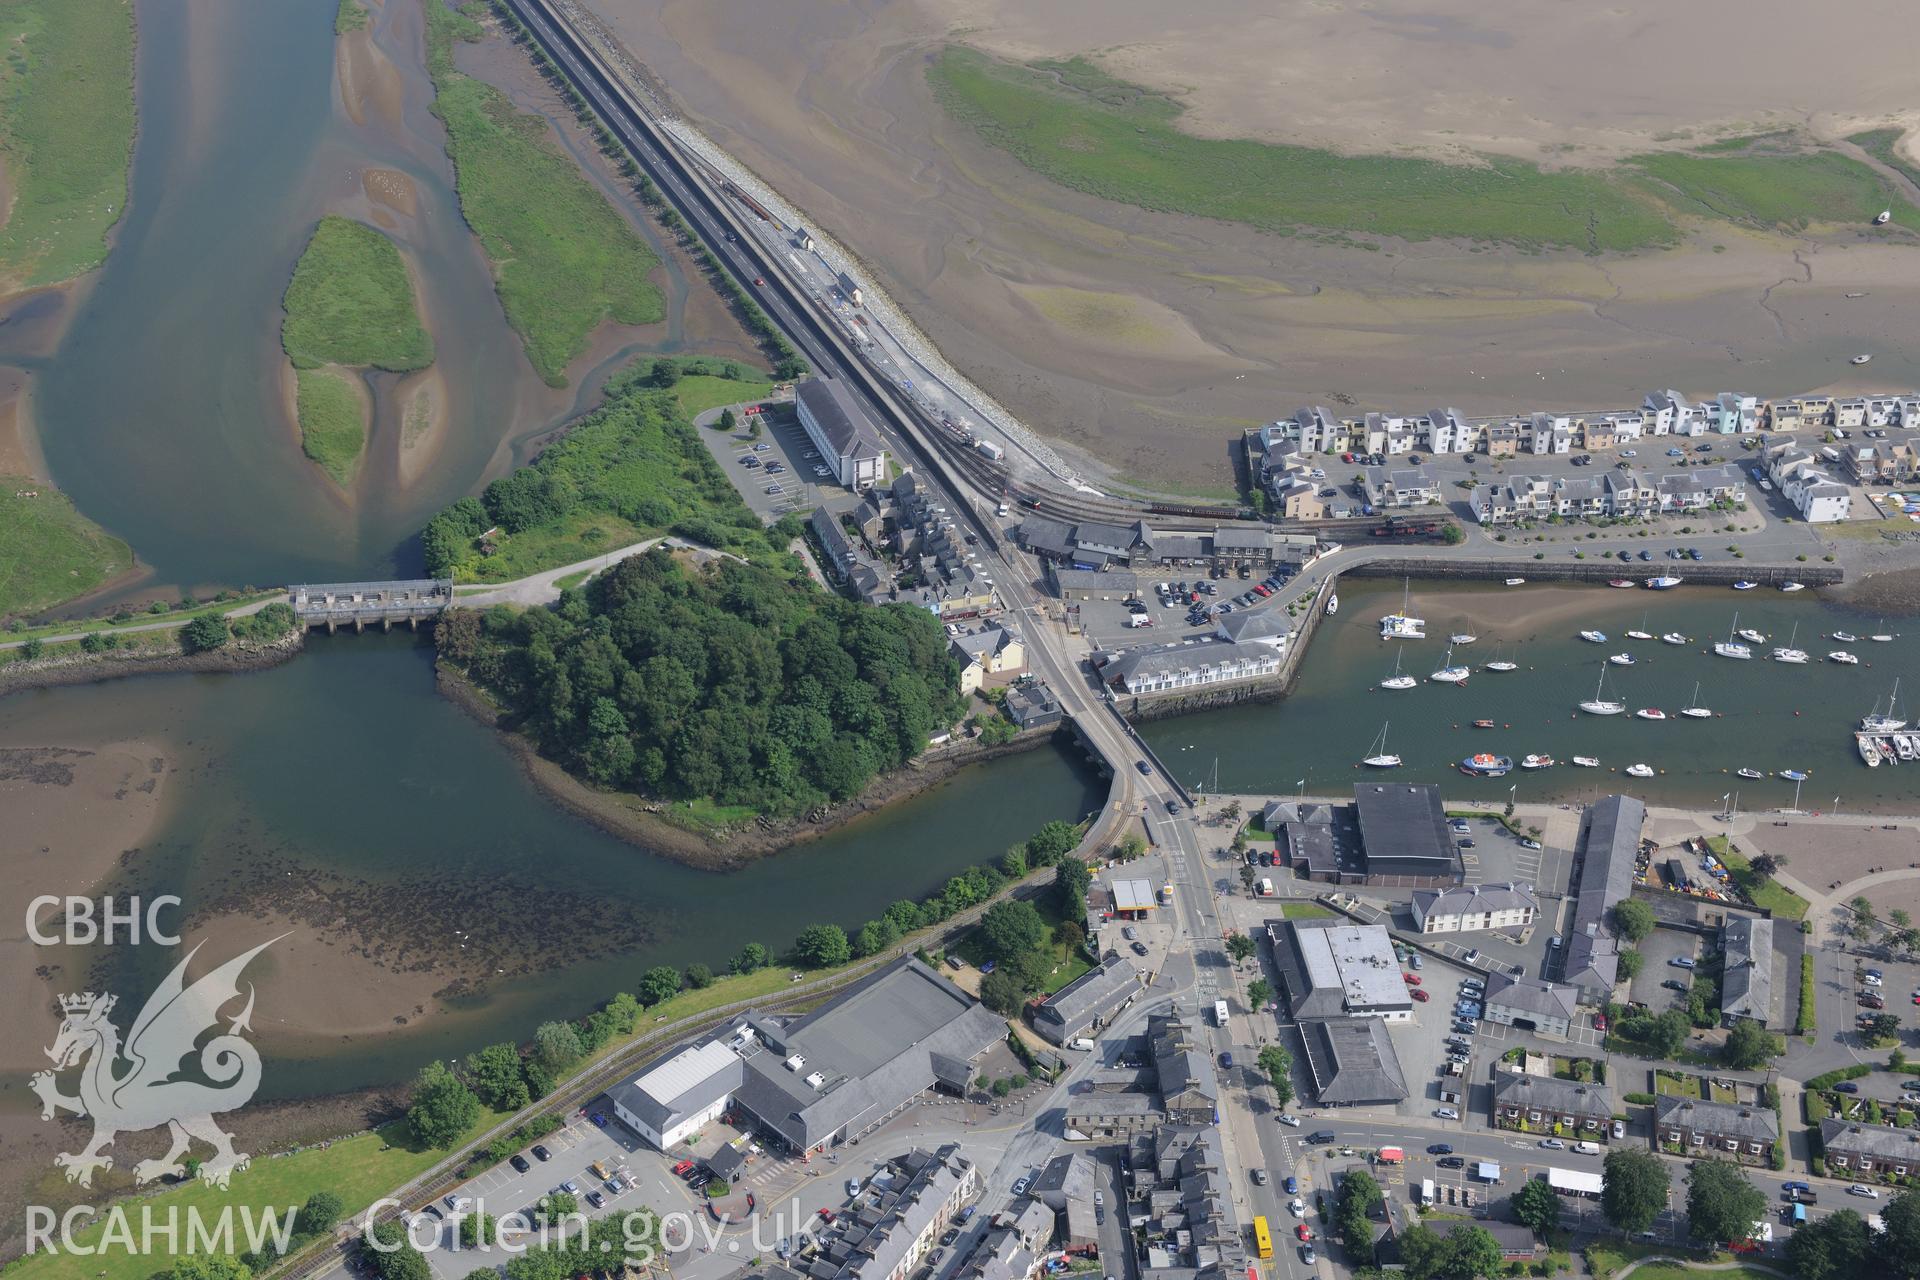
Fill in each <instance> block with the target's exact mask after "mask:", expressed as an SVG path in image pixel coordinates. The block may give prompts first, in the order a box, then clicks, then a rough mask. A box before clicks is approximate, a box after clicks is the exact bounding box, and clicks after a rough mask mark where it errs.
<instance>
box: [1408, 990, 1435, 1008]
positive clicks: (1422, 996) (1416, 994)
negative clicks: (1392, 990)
mask: <svg viewBox="0 0 1920 1280" xmlns="http://www.w3.org/2000/svg"><path fill="white" fill-rule="evenodd" d="M1407 994H1408V995H1410V996H1412V997H1413V998H1414V999H1415V1000H1418V1001H1419V1002H1420V1003H1421V1004H1425V1003H1426V1002H1427V1001H1428V1000H1430V999H1432V997H1431V996H1429V995H1428V994H1427V993H1426V992H1425V991H1423V990H1421V989H1420V988H1419V987H1415V988H1414V989H1413V990H1412V991H1409V992H1408V993H1407Z"/></svg>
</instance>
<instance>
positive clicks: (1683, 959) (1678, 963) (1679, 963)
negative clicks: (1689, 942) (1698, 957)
mask: <svg viewBox="0 0 1920 1280" xmlns="http://www.w3.org/2000/svg"><path fill="white" fill-rule="evenodd" d="M1667 963H1668V964H1670V965H1672V966H1673V967H1674V968H1676V969H1691V968H1694V967H1695V965H1694V960H1693V957H1692V956H1675V957H1674V958H1673V959H1671V960H1669V961H1667Z"/></svg>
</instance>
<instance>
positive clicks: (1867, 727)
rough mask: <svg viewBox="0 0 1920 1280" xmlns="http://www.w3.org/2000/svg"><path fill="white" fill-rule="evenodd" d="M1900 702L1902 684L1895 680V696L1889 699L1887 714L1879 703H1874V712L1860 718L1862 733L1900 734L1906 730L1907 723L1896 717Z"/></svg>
mask: <svg viewBox="0 0 1920 1280" xmlns="http://www.w3.org/2000/svg"><path fill="white" fill-rule="evenodd" d="M1899 701H1900V682H1899V681H1898V680H1895V681H1894V682H1893V696H1892V697H1891V698H1888V699H1887V709H1886V712H1885V713H1884V714H1883V713H1882V712H1881V710H1880V704H1879V703H1878V702H1876V703H1874V704H1873V710H1872V711H1870V712H1869V713H1867V714H1866V715H1864V716H1862V717H1861V718H1860V732H1862V733H1898V732H1900V730H1902V729H1904V728H1906V727H1907V722H1906V721H1905V720H1903V719H1900V718H1899V717H1898V716H1896V715H1894V711H1895V710H1897V706H1898V703H1899Z"/></svg>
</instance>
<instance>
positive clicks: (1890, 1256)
mask: <svg viewBox="0 0 1920 1280" xmlns="http://www.w3.org/2000/svg"><path fill="white" fill-rule="evenodd" d="M1880 1221H1881V1223H1882V1230H1881V1233H1880V1236H1879V1238H1878V1239H1877V1240H1876V1241H1875V1242H1874V1248H1873V1255H1874V1260H1875V1261H1876V1262H1877V1263H1878V1264H1879V1266H1880V1269H1881V1270H1882V1271H1884V1272H1885V1273H1886V1274H1889V1275H1892V1276H1897V1277H1899V1278H1900V1280H1915V1277H1920V1191H1916V1190H1915V1189H1914V1188H1912V1187H1906V1188H1903V1189H1901V1190H1900V1191H1899V1192H1897V1193H1895V1195H1894V1197H1893V1199H1892V1200H1890V1201H1888V1203H1887V1207H1886V1208H1885V1209H1884V1210H1882V1211H1881V1213H1880Z"/></svg>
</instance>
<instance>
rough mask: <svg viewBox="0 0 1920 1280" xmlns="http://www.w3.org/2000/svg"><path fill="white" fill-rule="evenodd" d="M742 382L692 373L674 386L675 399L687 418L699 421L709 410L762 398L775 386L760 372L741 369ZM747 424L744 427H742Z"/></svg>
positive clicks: (740, 379) (740, 380)
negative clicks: (698, 418)
mask: <svg viewBox="0 0 1920 1280" xmlns="http://www.w3.org/2000/svg"><path fill="white" fill-rule="evenodd" d="M741 372H742V374H743V375H746V376H743V377H741V378H739V379H737V380H736V379H732V378H716V377H714V376H712V375H710V374H691V375H688V376H685V377H682V378H681V379H680V381H679V382H677V383H676V384H674V388H673V398H674V399H676V400H678V401H679V402H680V408H681V409H682V410H683V411H685V413H686V415H687V417H689V418H697V417H699V416H700V415H701V414H703V413H705V412H706V411H707V410H709V409H718V408H719V407H720V406H721V405H727V404H743V403H747V402H750V401H754V400H759V399H762V398H764V397H765V396H766V394H767V393H768V392H770V391H772V390H773V383H771V382H769V381H768V380H767V379H766V378H765V377H763V376H761V374H760V372H759V370H757V369H745V368H743V369H742V370H741ZM742 425H745V424H742Z"/></svg>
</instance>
